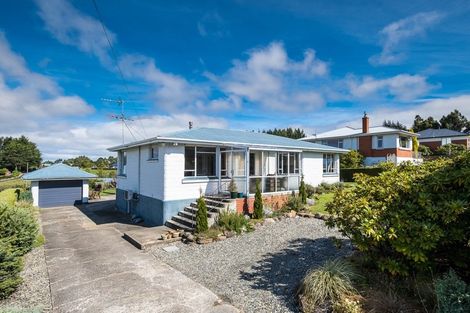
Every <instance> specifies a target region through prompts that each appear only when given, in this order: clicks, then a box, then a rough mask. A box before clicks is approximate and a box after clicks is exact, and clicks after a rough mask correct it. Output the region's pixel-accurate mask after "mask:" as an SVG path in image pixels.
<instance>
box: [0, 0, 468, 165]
mask: <svg viewBox="0 0 470 313" xmlns="http://www.w3.org/2000/svg"><path fill="white" fill-rule="evenodd" d="M96 3H97V5H98V8H99V11H100V12H101V16H102V19H103V22H104V25H105V28H106V31H107V33H108V36H109V39H110V41H111V42H112V46H113V47H114V51H115V53H114V54H113V52H112V50H111V49H110V47H109V44H108V42H107V39H106V37H105V35H104V32H103V29H102V26H101V24H100V23H99V21H98V16H97V12H96V10H95V8H94V5H93V2H92V0H81V1H65V0H36V1H26V0H24V1H10V2H5V3H2V9H1V10H0V99H2V100H1V101H0V109H2V112H3V114H2V115H1V116H0V134H1V135H19V134H25V135H27V136H29V137H30V138H31V139H33V140H34V141H36V142H38V144H39V146H40V148H41V150H42V151H43V153H44V156H45V158H46V159H54V158H57V157H70V156H74V155H78V154H87V155H90V156H99V155H105V154H108V153H107V152H106V148H107V147H109V146H113V145H115V144H119V143H120V142H121V126H120V124H119V123H118V122H116V121H114V120H113V119H112V118H111V117H110V116H111V115H112V114H117V113H119V108H118V107H117V106H116V104H114V103H112V102H105V101H102V100H101V99H102V98H117V97H122V98H123V99H127V100H129V102H127V103H126V104H125V113H126V115H127V116H129V118H131V119H132V121H129V122H128V127H129V129H130V131H129V130H127V129H126V131H125V135H126V138H125V140H126V141H131V140H134V138H135V139H142V138H144V137H149V136H155V135H157V134H162V133H165V132H169V131H173V130H177V129H182V128H185V127H186V126H187V123H188V121H189V120H191V121H193V122H194V124H195V126H196V127H198V126H199V127H202V126H212V127H229V128H235V129H246V130H253V129H254V130H257V129H267V128H274V127H278V128H279V127H287V126H293V127H302V128H304V129H305V130H306V131H307V133H313V132H321V131H324V130H329V129H333V128H335V127H339V126H343V125H352V126H357V125H358V124H359V122H360V117H361V116H362V113H363V112H364V111H367V112H368V113H369V115H370V116H371V118H372V123H373V124H380V123H382V121H383V120H384V119H394V120H400V121H401V122H402V123H405V124H408V125H410V124H411V122H412V120H413V118H414V115H416V114H421V115H425V116H428V115H433V116H435V117H438V118H439V117H440V116H442V115H443V114H445V113H447V112H449V111H450V110H453V109H459V110H461V111H462V112H463V113H464V114H466V115H467V116H470V87H469V83H468V82H469V81H470V80H469V78H470V62H469V61H470V56H469V54H468V51H469V50H470V49H469V48H470V36H469V35H468V34H469V33H470V20H469V19H468V18H467V16H468V14H469V11H470V3H469V2H468V1H446V2H442V1H359V2H358V1H354V2H351V1H299V0H291V1H256V2H254V1H243V0H238V1H138V2H137V1H132V2H131V1H124V0H117V1H110V0H96ZM114 55H115V56H116V57H114ZM116 63H117V64H119V67H117V66H116ZM120 72H122V75H123V76H124V81H125V83H124V82H123V80H122V79H121V75H120ZM131 133H132V134H131Z"/></svg>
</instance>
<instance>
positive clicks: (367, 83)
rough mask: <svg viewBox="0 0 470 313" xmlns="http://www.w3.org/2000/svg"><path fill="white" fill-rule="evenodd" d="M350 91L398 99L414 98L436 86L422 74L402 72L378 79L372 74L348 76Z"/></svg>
mask: <svg viewBox="0 0 470 313" xmlns="http://www.w3.org/2000/svg"><path fill="white" fill-rule="evenodd" d="M346 84H347V86H348V89H349V92H350V93H351V95H352V96H353V97H356V98H360V99H361V98H362V99H364V98H369V99H370V98H374V97H375V98H377V97H378V96H380V97H382V98H383V97H390V96H391V97H393V98H395V99H397V100H413V99H416V98H418V97H420V96H423V95H425V94H426V93H427V92H428V91H429V90H431V89H432V88H434V87H436V86H433V85H431V84H429V83H428V82H427V78H426V77H424V76H421V75H409V74H400V75H396V76H393V77H390V78H384V79H376V78H374V77H371V76H365V77H362V78H357V77H355V76H353V75H350V76H348V77H347V78H346Z"/></svg>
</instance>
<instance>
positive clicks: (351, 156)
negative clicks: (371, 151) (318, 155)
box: [339, 150, 364, 170]
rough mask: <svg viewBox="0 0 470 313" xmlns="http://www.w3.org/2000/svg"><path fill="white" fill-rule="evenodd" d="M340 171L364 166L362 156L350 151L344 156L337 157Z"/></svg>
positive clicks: (357, 152)
mask: <svg viewBox="0 0 470 313" xmlns="http://www.w3.org/2000/svg"><path fill="white" fill-rule="evenodd" d="M339 165H340V169H341V170H343V168H358V167H363V166H364V156H363V155H362V154H360V153H359V151H357V150H350V151H349V152H348V153H346V154H342V155H341V156H340V157H339Z"/></svg>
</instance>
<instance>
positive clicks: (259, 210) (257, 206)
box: [253, 181, 263, 219]
mask: <svg viewBox="0 0 470 313" xmlns="http://www.w3.org/2000/svg"><path fill="white" fill-rule="evenodd" d="M253 218H257V219H258V218H263V198H262V197H261V191H260V189H259V181H257V182H256V193H255V203H254V210H253Z"/></svg>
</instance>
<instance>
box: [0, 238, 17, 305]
mask: <svg viewBox="0 0 470 313" xmlns="http://www.w3.org/2000/svg"><path fill="white" fill-rule="evenodd" d="M22 268H23V264H22V260H21V257H20V256H18V255H17V254H16V253H15V251H14V250H13V249H12V247H11V245H10V244H9V243H8V242H7V241H6V240H5V239H1V238H0V299H4V298H6V297H8V296H9V295H10V294H12V293H13V291H15V290H16V288H17V287H18V286H19V284H21V282H22V279H21V277H20V276H19V274H20V272H21V270H22Z"/></svg>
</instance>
